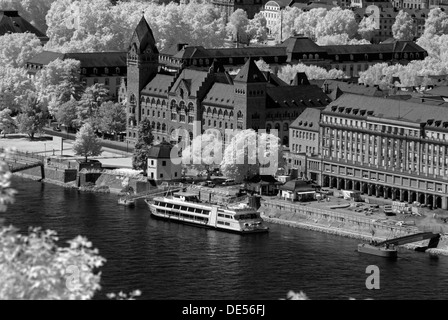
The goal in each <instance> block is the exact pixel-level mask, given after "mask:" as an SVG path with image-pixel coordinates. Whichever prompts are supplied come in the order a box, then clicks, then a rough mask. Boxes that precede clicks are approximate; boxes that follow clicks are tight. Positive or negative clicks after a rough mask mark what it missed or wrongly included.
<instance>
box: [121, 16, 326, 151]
mask: <svg viewBox="0 0 448 320" xmlns="http://www.w3.org/2000/svg"><path fill="white" fill-rule="evenodd" d="M129 50H130V51H129V53H128V77H127V90H126V92H127V108H126V109H127V110H126V111H127V140H128V141H129V142H130V143H135V142H136V139H137V131H138V130H137V127H138V124H139V122H140V121H141V120H142V119H143V118H149V119H150V120H151V125H152V127H153V130H154V131H153V134H154V136H155V139H156V141H157V140H158V141H180V140H182V139H191V138H194V137H196V136H197V135H198V134H201V133H202V132H203V131H205V130H207V129H214V130H218V131H219V132H220V133H221V135H222V136H223V137H225V130H226V129H249V128H252V129H254V130H258V129H266V130H271V129H276V130H278V132H279V136H280V138H281V140H282V142H283V144H285V145H288V143H289V125H290V124H291V123H292V122H293V121H294V120H295V119H296V118H297V117H298V116H299V115H300V114H301V113H302V112H303V110H305V109H306V108H309V107H310V108H323V107H325V106H326V105H327V104H328V103H329V102H330V100H329V99H328V97H327V96H326V95H325V94H324V93H323V92H322V90H320V88H319V87H318V86H315V85H311V84H309V83H308V82H307V81H300V80H299V79H298V78H297V79H295V80H294V81H292V83H291V84H287V83H285V82H283V81H281V80H280V79H278V78H277V77H276V76H275V75H274V74H271V73H269V72H261V71H260V70H259V69H258V67H257V65H256V64H255V62H254V59H253V58H249V57H246V58H244V59H243V60H244V61H245V63H244V65H243V66H242V67H241V69H240V70H239V72H238V74H236V76H234V77H232V76H230V75H229V73H227V72H226V71H225V70H224V68H223V67H222V66H220V65H219V61H214V63H213V64H212V65H211V66H210V67H207V68H200V67H198V66H195V65H194V63H193V65H191V66H185V65H184V67H183V68H180V69H178V70H176V71H175V72H167V71H166V70H165V69H163V68H159V61H160V59H159V53H158V51H157V48H156V46H155V40H154V37H153V35H152V31H151V29H150V28H149V25H148V24H147V22H146V20H145V19H144V18H142V20H141V21H140V23H139V24H138V26H137V29H136V31H135V32H134V35H133V38H132V42H131V45H130V49H129ZM177 129H181V131H182V132H183V133H188V136H187V137H186V136H176V132H178V130H177ZM224 142H226V141H224Z"/></svg>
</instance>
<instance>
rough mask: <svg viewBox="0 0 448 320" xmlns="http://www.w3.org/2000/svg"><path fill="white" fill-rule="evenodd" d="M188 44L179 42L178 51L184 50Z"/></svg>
mask: <svg viewBox="0 0 448 320" xmlns="http://www.w3.org/2000/svg"><path fill="white" fill-rule="evenodd" d="M186 46H188V43H178V44H177V51H180V50H182V49H183V48H184V47H186Z"/></svg>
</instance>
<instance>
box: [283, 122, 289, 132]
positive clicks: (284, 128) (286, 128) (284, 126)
mask: <svg viewBox="0 0 448 320" xmlns="http://www.w3.org/2000/svg"><path fill="white" fill-rule="evenodd" d="M288 129H289V128H288V124H287V123H284V124H283V131H288Z"/></svg>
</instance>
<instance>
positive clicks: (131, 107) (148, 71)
mask: <svg viewBox="0 0 448 320" xmlns="http://www.w3.org/2000/svg"><path fill="white" fill-rule="evenodd" d="M158 60H159V51H158V50H157V46H156V41H155V39H154V35H153V33H152V30H151V28H150V27H149V25H148V23H147V22H146V19H145V16H143V17H142V19H141V20H140V22H139V23H138V25H137V27H136V28H135V31H134V34H133V35H132V39H131V43H130V45H129V49H128V55H127V66H128V70H127V72H128V75H127V84H128V86H127V107H126V114H127V119H126V120H127V125H128V131H127V135H126V136H127V140H128V141H129V142H131V143H135V142H136V141H137V126H138V124H139V123H140V121H141V119H142V112H141V103H142V101H140V92H141V90H142V89H143V87H144V86H145V85H146V84H148V82H149V81H150V80H151V79H152V78H153V77H154V76H155V75H156V74H157V71H158V66H159V63H158Z"/></svg>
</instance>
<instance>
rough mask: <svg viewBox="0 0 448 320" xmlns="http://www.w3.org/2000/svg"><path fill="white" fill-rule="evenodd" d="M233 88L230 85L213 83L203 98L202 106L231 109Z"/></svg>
mask: <svg viewBox="0 0 448 320" xmlns="http://www.w3.org/2000/svg"><path fill="white" fill-rule="evenodd" d="M233 90H234V87H233V85H231V84H224V83H214V84H213V86H212V87H211V88H210V90H209V92H208V93H207V95H206V96H205V98H204V101H203V104H206V105H218V106H228V107H232V106H233V104H234V100H233V99H234V94H233Z"/></svg>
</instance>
